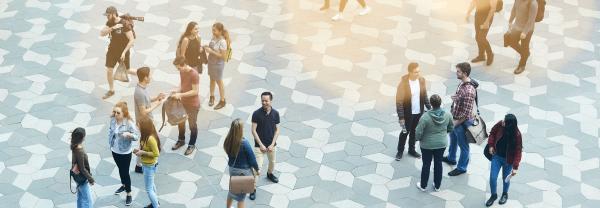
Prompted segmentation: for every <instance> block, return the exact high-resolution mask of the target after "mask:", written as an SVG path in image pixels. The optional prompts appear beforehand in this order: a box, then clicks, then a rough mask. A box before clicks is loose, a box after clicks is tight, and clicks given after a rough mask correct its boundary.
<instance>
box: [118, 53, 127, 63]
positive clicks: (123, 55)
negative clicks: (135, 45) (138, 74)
mask: <svg viewBox="0 0 600 208" xmlns="http://www.w3.org/2000/svg"><path fill="white" fill-rule="evenodd" d="M125 53H126V51H123V53H121V58H119V60H120V61H124V60H125Z"/></svg>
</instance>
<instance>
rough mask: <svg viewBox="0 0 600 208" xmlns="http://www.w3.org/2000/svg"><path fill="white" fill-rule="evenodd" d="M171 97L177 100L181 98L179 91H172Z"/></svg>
mask: <svg viewBox="0 0 600 208" xmlns="http://www.w3.org/2000/svg"><path fill="white" fill-rule="evenodd" d="M171 97H172V98H175V99H177V100H181V93H174V94H172V95H171Z"/></svg>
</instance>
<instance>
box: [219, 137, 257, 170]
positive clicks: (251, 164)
mask: <svg viewBox="0 0 600 208" xmlns="http://www.w3.org/2000/svg"><path fill="white" fill-rule="evenodd" d="M240 145H241V147H240V151H239V152H238V155H237V156H236V157H231V155H228V157H229V161H228V162H227V165H229V167H233V168H239V169H249V168H254V170H257V171H258V169H259V168H258V164H257V163H256V156H255V155H254V151H252V146H250V142H248V140H247V139H246V138H243V139H242V143H241V144H240ZM236 158H237V160H236ZM234 163H235V164H234Z"/></svg>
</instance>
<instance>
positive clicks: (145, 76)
mask: <svg viewBox="0 0 600 208" xmlns="http://www.w3.org/2000/svg"><path fill="white" fill-rule="evenodd" d="M151 76H152V75H150V67H147V66H144V67H141V68H139V69H137V77H138V81H139V82H140V83H142V84H146V85H147V84H150V80H152V77H151Z"/></svg>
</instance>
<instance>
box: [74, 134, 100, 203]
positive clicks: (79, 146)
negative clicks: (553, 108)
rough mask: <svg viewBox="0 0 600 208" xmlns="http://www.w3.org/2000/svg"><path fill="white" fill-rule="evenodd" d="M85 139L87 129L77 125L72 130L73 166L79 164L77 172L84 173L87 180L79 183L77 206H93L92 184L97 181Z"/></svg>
mask: <svg viewBox="0 0 600 208" xmlns="http://www.w3.org/2000/svg"><path fill="white" fill-rule="evenodd" d="M84 140H85V129H84V128H81V127H77V128H76V129H75V130H73V132H71V156H72V158H73V162H72V163H71V166H77V168H76V169H77V172H79V173H77V172H76V174H83V176H85V178H86V179H87V181H85V182H83V183H82V184H77V208H92V207H93V205H94V203H93V202H92V193H91V191H90V186H93V185H94V183H95V181H94V178H93V177H92V173H91V172H90V163H89V162H88V156H87V154H86V153H85V150H84V149H83V141H84Z"/></svg>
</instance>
